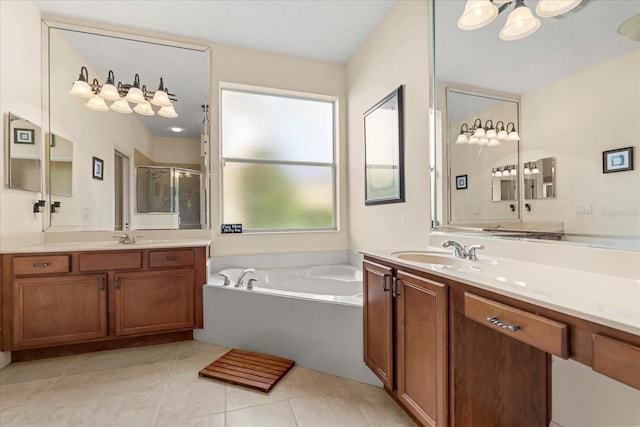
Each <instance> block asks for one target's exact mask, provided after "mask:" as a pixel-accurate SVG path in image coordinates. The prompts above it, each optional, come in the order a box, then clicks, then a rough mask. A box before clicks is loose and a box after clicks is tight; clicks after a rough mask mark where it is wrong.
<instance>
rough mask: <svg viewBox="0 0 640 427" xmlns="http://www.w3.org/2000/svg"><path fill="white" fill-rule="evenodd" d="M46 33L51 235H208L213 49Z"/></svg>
mask: <svg viewBox="0 0 640 427" xmlns="http://www.w3.org/2000/svg"><path fill="white" fill-rule="evenodd" d="M43 28H44V32H45V37H46V39H47V43H44V44H43V45H44V46H45V48H46V49H47V51H46V52H45V57H47V58H48V67H44V68H45V74H46V75H45V76H44V82H45V84H44V87H45V88H46V89H48V100H47V103H46V105H47V106H48V108H47V111H46V113H45V115H46V116H47V117H46V118H45V122H47V123H48V127H49V129H48V133H47V135H48V138H47V142H48V144H47V146H48V147H47V149H46V150H44V151H45V154H46V161H47V167H46V168H45V170H46V171H47V174H48V177H47V180H46V182H47V184H48V186H47V187H48V188H47V191H48V194H49V197H50V201H51V205H52V206H55V209H53V208H52V209H51V217H50V226H49V228H48V229H47V231H79V230H131V229H194V228H196V229H197V228H207V227H208V226H209V222H208V221H209V212H208V210H209V209H208V205H207V204H208V202H209V200H210V199H209V185H208V184H209V176H210V173H209V169H208V168H209V159H208V156H209V148H208V142H209V141H208V139H209V118H208V106H209V94H210V90H209V85H210V74H209V70H210V57H209V55H210V52H209V48H208V47H203V46H194V45H185V44H179V43H175V44H174V43H169V42H166V41H162V40H156V39H150V38H144V37H137V36H131V35H128V34H122V33H114V32H104V31H97V30H95V29H91V28H85V27H77V26H73V25H67V24H59V23H53V22H47V23H46V24H45V25H44V27H43ZM152 169H153V170H154V171H155V170H157V171H159V172H158V173H157V175H158V176H159V177H165V176H166V178H167V179H166V180H162V181H161V180H158V179H156V180H152V179H151V178H152V177H154V176H156V173H155V172H154V173H153V174H149V173H148V171H149V170H152ZM163 171H167V172H164V173H163ZM150 179H151V180H150ZM138 181H141V183H138ZM141 188H142V189H144V193H142V191H143V190H140V189H141ZM138 193H140V194H138ZM156 208H157V209H156Z"/></svg>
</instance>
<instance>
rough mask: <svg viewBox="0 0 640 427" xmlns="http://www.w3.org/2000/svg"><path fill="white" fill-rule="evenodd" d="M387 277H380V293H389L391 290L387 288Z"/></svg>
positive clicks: (386, 275)
mask: <svg viewBox="0 0 640 427" xmlns="http://www.w3.org/2000/svg"><path fill="white" fill-rule="evenodd" d="M387 277H389V275H388V274H385V275H383V276H382V292H389V291H390V290H391V289H389V288H387Z"/></svg>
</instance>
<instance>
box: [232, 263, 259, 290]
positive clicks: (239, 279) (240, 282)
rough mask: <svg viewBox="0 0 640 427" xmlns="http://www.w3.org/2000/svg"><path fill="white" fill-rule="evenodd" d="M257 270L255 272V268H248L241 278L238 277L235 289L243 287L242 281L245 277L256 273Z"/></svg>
mask: <svg viewBox="0 0 640 427" xmlns="http://www.w3.org/2000/svg"><path fill="white" fill-rule="evenodd" d="M255 272H256V270H254V269H253V268H247V269H246V270H245V271H244V272H243V273H242V274H241V275H240V277H238V280H237V281H236V284H235V285H234V287H236V288H239V287H241V286H242V281H243V280H244V278H245V276H246V275H247V274H249V273H255Z"/></svg>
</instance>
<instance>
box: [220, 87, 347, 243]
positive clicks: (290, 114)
mask: <svg viewBox="0 0 640 427" xmlns="http://www.w3.org/2000/svg"><path fill="white" fill-rule="evenodd" d="M334 105H335V100H328V98H327V97H321V96H318V97H315V98H314V97H311V96H305V97H302V96H291V95H286V96H283V95H281V94H274V93H265V92H259V91H257V90H253V91H247V90H239V89H230V88H223V89H222V91H221V108H220V112H221V113H220V114H221V120H220V123H221V138H222V143H221V146H222V148H221V153H222V154H221V155H222V223H223V224H234V223H240V224H243V229H244V230H248V231H271V230H300V229H335V228H336V219H335V218H336V196H335V195H336V190H335V185H336V184H335V183H336V165H335V144H334V135H335V125H334V120H335V113H334Z"/></svg>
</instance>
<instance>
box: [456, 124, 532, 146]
mask: <svg viewBox="0 0 640 427" xmlns="http://www.w3.org/2000/svg"><path fill="white" fill-rule="evenodd" d="M507 141H510V142H517V141H520V135H518V131H517V130H516V125H515V123H513V122H509V123H507V126H506V128H505V126H504V122H503V121H502V120H500V121H499V122H497V123H496V125H495V127H494V125H493V120H487V121H485V124H484V126H483V125H482V120H480V119H475V120H474V122H473V125H472V126H471V127H469V125H468V124H466V123H463V124H462V125H461V126H460V134H459V135H458V137H457V138H456V144H468V145H487V146H489V147H496V146H498V145H500V143H502V142H507Z"/></svg>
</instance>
